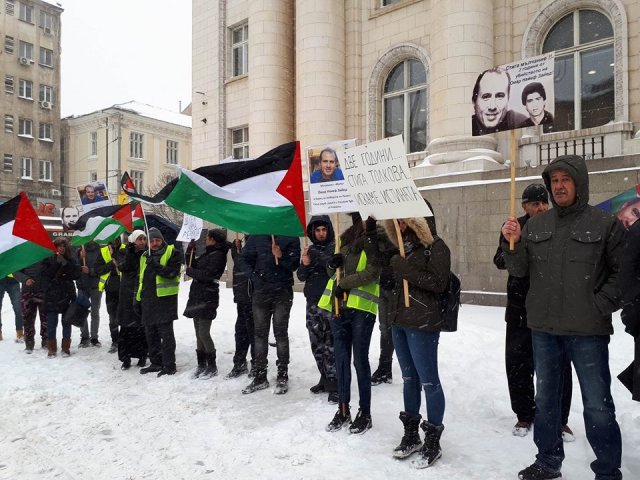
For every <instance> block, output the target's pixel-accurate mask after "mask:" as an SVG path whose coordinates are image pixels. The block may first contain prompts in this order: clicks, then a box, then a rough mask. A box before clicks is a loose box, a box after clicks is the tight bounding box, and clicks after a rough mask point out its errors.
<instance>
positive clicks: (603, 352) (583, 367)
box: [532, 332, 622, 480]
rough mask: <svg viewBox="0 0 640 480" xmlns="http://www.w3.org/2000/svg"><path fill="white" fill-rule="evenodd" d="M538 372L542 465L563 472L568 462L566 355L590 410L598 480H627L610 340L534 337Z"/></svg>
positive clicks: (536, 432) (587, 417) (537, 438)
mask: <svg viewBox="0 0 640 480" xmlns="http://www.w3.org/2000/svg"><path fill="white" fill-rule="evenodd" d="M532 338H533V354H534V362H535V369H536V417H535V420H534V428H533V440H534V442H535V444H536V447H538V454H537V455H536V463H538V464H540V465H541V466H543V467H544V468H546V469H548V470H551V471H559V470H560V467H561V466H562V460H563V459H564V449H563V445H562V436H561V431H560V429H561V427H562V425H561V418H560V417H561V400H562V384H563V371H564V367H563V362H562V359H563V357H564V355H565V354H566V355H568V356H569V358H570V359H571V361H572V362H573V366H574V369H575V371H576V375H577V376H578V381H579V382H580V391H581V393H582V404H583V407H584V414H583V415H584V424H585V431H586V434H587V440H588V441H589V444H590V445H591V448H592V449H593V453H595V455H596V460H595V461H593V462H592V463H591V469H592V470H593V472H594V473H595V478H596V480H619V479H620V478H622V474H621V473H620V464H621V460H622V439H621V436H620V427H619V426H618V422H617V421H616V410H615V405H614V404H613V398H612V397H611V373H610V372H609V336H608V335H602V336H600V335H598V336H596V335H593V336H571V335H551V334H549V333H543V332H533V335H532Z"/></svg>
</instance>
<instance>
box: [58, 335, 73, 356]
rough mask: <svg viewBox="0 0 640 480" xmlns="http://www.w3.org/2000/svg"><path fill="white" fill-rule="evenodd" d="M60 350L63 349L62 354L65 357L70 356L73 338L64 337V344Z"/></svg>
mask: <svg viewBox="0 0 640 480" xmlns="http://www.w3.org/2000/svg"><path fill="white" fill-rule="evenodd" d="M60 350H62V356H63V357H70V356H71V338H63V339H62V345H61V348H60Z"/></svg>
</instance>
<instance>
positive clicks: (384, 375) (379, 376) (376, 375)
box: [371, 367, 393, 385]
mask: <svg viewBox="0 0 640 480" xmlns="http://www.w3.org/2000/svg"><path fill="white" fill-rule="evenodd" d="M381 383H393V375H392V374H391V371H387V370H384V369H382V368H380V367H378V369H377V370H376V371H375V372H373V375H371V385H380V384H381Z"/></svg>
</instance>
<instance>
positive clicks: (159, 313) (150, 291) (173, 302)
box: [140, 243, 182, 325]
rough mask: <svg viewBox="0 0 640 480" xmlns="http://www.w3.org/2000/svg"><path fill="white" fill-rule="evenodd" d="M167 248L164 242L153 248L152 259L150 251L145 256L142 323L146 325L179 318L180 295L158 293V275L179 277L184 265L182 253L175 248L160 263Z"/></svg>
mask: <svg viewBox="0 0 640 480" xmlns="http://www.w3.org/2000/svg"><path fill="white" fill-rule="evenodd" d="M166 249H167V244H166V243H165V244H163V245H162V247H161V248H159V249H158V250H156V251H153V250H151V260H150V259H149V255H148V251H146V250H145V252H144V253H143V256H145V257H147V266H146V268H145V270H144V278H143V279H142V293H141V295H140V297H141V301H140V303H141V307H142V323H143V324H144V325H159V324H161V323H167V322H172V321H173V320H176V319H177V318H178V295H168V296H166V297H158V295H157V294H156V275H159V276H161V277H165V278H173V277H177V276H178V275H179V274H180V267H181V266H182V253H181V252H180V251H179V250H177V249H175V248H174V249H173V253H172V254H171V257H170V258H169V260H168V261H167V264H166V265H165V266H164V267H163V266H162V265H160V258H161V257H162V255H163V254H164V252H165V251H166Z"/></svg>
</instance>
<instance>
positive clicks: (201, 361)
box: [193, 350, 207, 378]
mask: <svg viewBox="0 0 640 480" xmlns="http://www.w3.org/2000/svg"><path fill="white" fill-rule="evenodd" d="M206 355H207V354H206V353H205V352H203V351H201V350H196V358H197V359H198V366H197V367H196V370H195V372H193V378H198V377H199V376H200V375H202V374H203V373H204V371H205V370H206V368H207V357H206Z"/></svg>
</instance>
